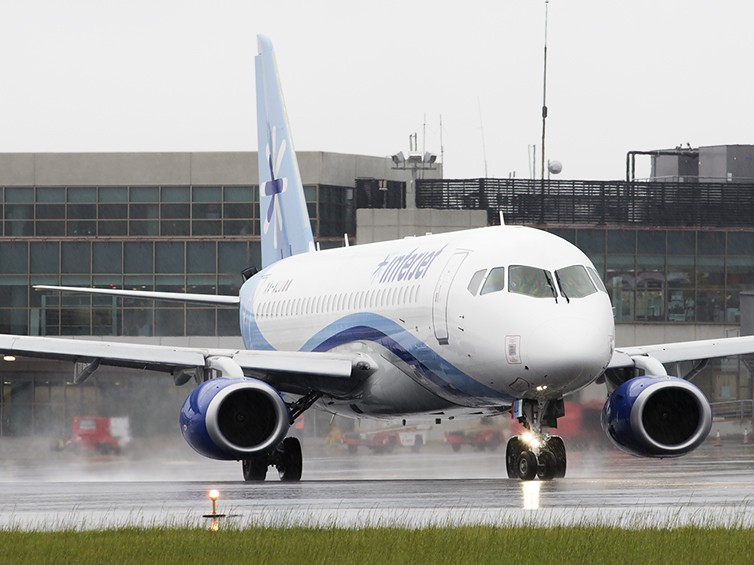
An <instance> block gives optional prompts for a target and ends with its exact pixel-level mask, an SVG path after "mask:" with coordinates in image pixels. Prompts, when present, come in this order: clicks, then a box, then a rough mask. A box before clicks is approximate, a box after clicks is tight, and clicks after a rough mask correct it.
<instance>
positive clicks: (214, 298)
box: [34, 284, 239, 306]
mask: <svg viewBox="0 0 754 565" xmlns="http://www.w3.org/2000/svg"><path fill="white" fill-rule="evenodd" d="M34 289H35V290H58V291H61V292H75V293H79V294H106V295H109V296H122V297H126V298H144V299H147V300H169V301H173V302H191V303H193V304H212V305H214V306H237V305H238V303H239V298H238V296H228V295H222V294H191V293H184V292H158V291H148V290H122V289H119V288H83V287H77V286H49V285H43V284H38V285H34Z"/></svg>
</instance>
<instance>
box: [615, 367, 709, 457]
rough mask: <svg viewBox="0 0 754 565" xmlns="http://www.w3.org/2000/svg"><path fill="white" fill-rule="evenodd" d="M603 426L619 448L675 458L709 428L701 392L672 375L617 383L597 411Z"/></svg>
mask: <svg viewBox="0 0 754 565" xmlns="http://www.w3.org/2000/svg"><path fill="white" fill-rule="evenodd" d="M602 428H603V429H604V430H605V432H606V433H607V435H608V437H609V438H610V439H611V440H612V442H613V443H614V444H615V445H616V446H617V447H618V448H620V449H621V450H623V451H626V452H628V453H631V454H632V455H640V456H643V457H677V456H679V455H684V454H686V453H689V452H690V451H693V450H694V449H696V448H697V447H699V446H700V445H701V444H702V442H703V441H704V440H705V439H706V438H707V435H709V432H710V429H711V428H712V409H711V408H710V405H709V402H708V401H707V398H706V397H705V396H704V394H703V393H702V391H701V390H699V389H698V388H697V387H696V386H694V385H693V384H691V383H690V382H688V381H685V380H683V379H679V378H676V377H661V378H656V377H648V376H646V377H636V378H634V379H631V380H628V381H626V382H625V383H623V384H622V385H621V386H619V387H618V388H617V389H615V391H614V392H613V393H612V394H611V395H610V398H608V400H607V402H606V403H605V406H604V408H603V409H602Z"/></svg>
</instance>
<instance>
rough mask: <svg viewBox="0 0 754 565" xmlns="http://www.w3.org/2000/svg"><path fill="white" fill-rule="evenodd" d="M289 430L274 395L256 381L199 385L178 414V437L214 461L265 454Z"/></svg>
mask: <svg viewBox="0 0 754 565" xmlns="http://www.w3.org/2000/svg"><path fill="white" fill-rule="evenodd" d="M289 428H290V415H289V413H288V408H287V406H286V405H285V403H284V402H283V399H282V398H281V397H280V394H279V393H278V391H276V390H275V389H274V388H272V387H271V386H270V385H268V384H267V383H265V382H262V381H260V380H257V379H229V378H218V379H212V380H209V381H207V382H204V383H202V384H200V385H199V386H198V387H196V388H195V389H194V390H193V391H191V394H189V396H188V398H187V399H186V401H185V402H184V403H183V407H182V408H181V432H182V433H183V437H184V439H185V440H186V442H187V443H188V444H189V445H190V446H191V447H193V448H194V450H196V451H197V452H199V453H201V454H202V455H204V456H205V457H210V458H212V459H231V460H232V459H248V458H249V457H250V456H254V455H259V454H262V453H268V452H270V451H271V450H273V449H274V448H275V447H276V446H277V445H278V444H279V443H280V442H281V441H283V439H285V436H286V434H287V433H288V429H289Z"/></svg>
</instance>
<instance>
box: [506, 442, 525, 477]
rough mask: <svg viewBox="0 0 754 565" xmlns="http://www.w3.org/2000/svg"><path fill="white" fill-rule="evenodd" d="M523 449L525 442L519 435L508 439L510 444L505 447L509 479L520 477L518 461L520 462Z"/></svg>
mask: <svg viewBox="0 0 754 565" xmlns="http://www.w3.org/2000/svg"><path fill="white" fill-rule="evenodd" d="M523 450H524V444H523V442H522V441H521V440H520V439H518V436H513V437H512V438H510V439H509V440H508V445H507V446H506V448H505V470H506V472H507V473H508V478H509V479H517V478H518V470H517V469H516V463H517V462H518V456H519V454H520V453H521V452H522V451H523Z"/></svg>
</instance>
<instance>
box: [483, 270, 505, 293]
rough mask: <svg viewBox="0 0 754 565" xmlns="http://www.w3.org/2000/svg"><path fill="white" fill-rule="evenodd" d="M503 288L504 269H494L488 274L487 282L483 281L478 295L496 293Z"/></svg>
mask: <svg viewBox="0 0 754 565" xmlns="http://www.w3.org/2000/svg"><path fill="white" fill-rule="evenodd" d="M503 288H505V267H495V268H494V269H491V270H490V274H489V275H487V280H485V281H484V286H483V287H482V292H480V293H479V294H488V293H490V292H497V291H499V290H503Z"/></svg>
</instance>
